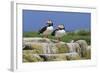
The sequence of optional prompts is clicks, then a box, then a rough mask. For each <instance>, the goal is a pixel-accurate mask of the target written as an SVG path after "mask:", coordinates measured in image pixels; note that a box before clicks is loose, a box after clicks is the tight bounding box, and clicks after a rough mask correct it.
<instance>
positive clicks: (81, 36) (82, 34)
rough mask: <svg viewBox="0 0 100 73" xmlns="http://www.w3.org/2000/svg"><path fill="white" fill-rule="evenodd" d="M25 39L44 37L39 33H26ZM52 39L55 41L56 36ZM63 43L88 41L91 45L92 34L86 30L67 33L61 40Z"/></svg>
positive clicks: (24, 34) (51, 37)
mask: <svg viewBox="0 0 100 73" xmlns="http://www.w3.org/2000/svg"><path fill="white" fill-rule="evenodd" d="M23 37H42V35H40V34H38V32H24V33H23ZM48 38H50V39H55V37H54V36H51V35H50V36H49V37H48ZM61 40H62V41H63V42H70V41H71V40H75V41H77V40H86V42H87V43H88V45H90V44H91V32H90V31H85V30H79V31H77V32H67V33H66V35H65V36H63V37H62V39H61Z"/></svg>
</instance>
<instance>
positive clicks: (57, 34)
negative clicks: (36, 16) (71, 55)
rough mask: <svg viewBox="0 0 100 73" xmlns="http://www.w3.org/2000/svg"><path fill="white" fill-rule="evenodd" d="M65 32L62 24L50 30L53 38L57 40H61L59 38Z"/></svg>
mask: <svg viewBox="0 0 100 73" xmlns="http://www.w3.org/2000/svg"><path fill="white" fill-rule="evenodd" d="M65 34H66V31H65V27H64V25H63V24H60V25H58V27H57V29H55V30H54V31H53V32H52V34H51V35H52V36H55V38H56V39H57V40H58V41H61V38H62V37H63V36H64V35H65Z"/></svg>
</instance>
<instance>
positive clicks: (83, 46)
mask: <svg viewBox="0 0 100 73" xmlns="http://www.w3.org/2000/svg"><path fill="white" fill-rule="evenodd" d="M76 43H78V44H79V45H80V48H81V56H82V57H85V55H86V50H87V47H88V44H87V42H86V41H85V40H78V41H76Z"/></svg>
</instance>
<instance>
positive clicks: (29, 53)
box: [23, 50, 43, 62]
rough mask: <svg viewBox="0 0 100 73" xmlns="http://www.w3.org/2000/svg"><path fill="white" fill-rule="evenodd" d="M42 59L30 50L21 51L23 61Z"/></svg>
mask: <svg viewBox="0 0 100 73" xmlns="http://www.w3.org/2000/svg"><path fill="white" fill-rule="evenodd" d="M37 61H43V59H42V58H41V57H40V56H39V55H38V54H33V51H32V50H24V51H23V62H37Z"/></svg>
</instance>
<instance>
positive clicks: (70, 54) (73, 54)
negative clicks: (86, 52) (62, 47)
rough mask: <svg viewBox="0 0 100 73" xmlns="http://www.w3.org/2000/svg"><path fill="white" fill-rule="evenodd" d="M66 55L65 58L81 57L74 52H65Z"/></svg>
mask: <svg viewBox="0 0 100 73" xmlns="http://www.w3.org/2000/svg"><path fill="white" fill-rule="evenodd" d="M66 56H67V60H80V59H81V57H80V56H79V54H78V53H76V52H72V53H67V54H66Z"/></svg>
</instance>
